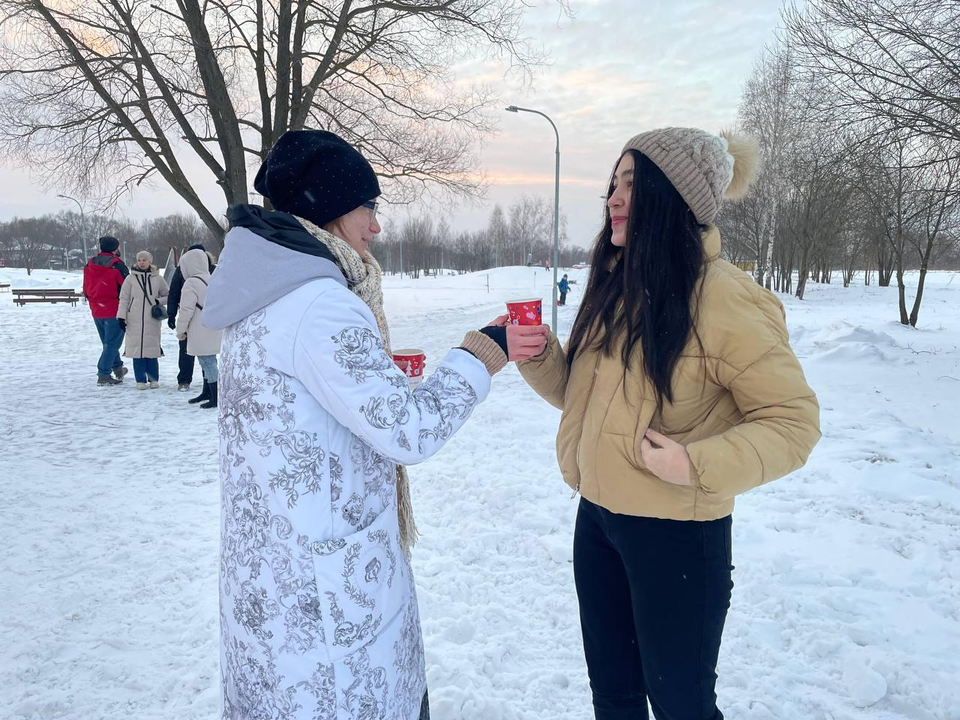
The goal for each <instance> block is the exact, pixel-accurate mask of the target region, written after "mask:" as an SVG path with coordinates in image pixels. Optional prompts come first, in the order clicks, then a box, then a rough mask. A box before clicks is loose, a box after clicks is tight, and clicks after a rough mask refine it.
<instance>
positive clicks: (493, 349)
mask: <svg viewBox="0 0 960 720" xmlns="http://www.w3.org/2000/svg"><path fill="white" fill-rule="evenodd" d="M460 347H462V348H463V349H464V350H469V351H470V352H471V353H473V354H474V355H475V356H476V357H477V359H478V360H479V361H480V362H482V363H483V364H484V365H486V366H487V372H489V373H490V375H491V376H493V375H496V374H497V373H498V372H500V371H501V370H503V368H504V367H506V365H507V356H506V354H505V353H504V352H503V350H501V349H500V346H499V345H497V342H496V340H491V339H490V338H488V337H487V336H486V335H484V334H483V333H482V332H479V331H477V330H471V331H470V332H468V333H467V334H466V336H465V337H464V338H463V342H462V343H460Z"/></svg>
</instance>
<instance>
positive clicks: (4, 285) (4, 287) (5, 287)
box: [0, 282, 10, 292]
mask: <svg viewBox="0 0 960 720" xmlns="http://www.w3.org/2000/svg"><path fill="white" fill-rule="evenodd" d="M0 292H10V283H8V282H0Z"/></svg>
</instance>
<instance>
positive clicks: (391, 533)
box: [311, 507, 409, 660]
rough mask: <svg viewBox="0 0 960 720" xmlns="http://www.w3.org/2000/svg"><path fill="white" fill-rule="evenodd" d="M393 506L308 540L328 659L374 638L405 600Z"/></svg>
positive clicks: (402, 561) (406, 587)
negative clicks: (355, 528) (335, 534)
mask: <svg viewBox="0 0 960 720" xmlns="http://www.w3.org/2000/svg"><path fill="white" fill-rule="evenodd" d="M398 533H399V531H398V527H397V511H396V508H394V507H389V508H387V509H386V510H385V511H384V512H382V513H381V514H380V515H379V516H378V517H377V519H376V520H374V521H373V522H372V523H371V524H370V525H369V526H368V527H367V528H365V529H363V530H361V531H360V532H357V533H353V534H352V535H347V536H345V537H343V538H338V539H335V540H327V541H324V542H315V543H312V544H311V552H312V557H313V569H314V573H315V575H316V581H317V593H318V595H319V600H320V611H321V614H322V618H321V620H322V624H323V630H324V635H325V637H326V645H327V650H328V652H329V653H330V659H331V660H339V659H341V658H343V657H346V656H347V655H350V654H351V653H354V652H356V651H357V650H359V649H360V648H362V647H364V646H366V645H368V644H369V643H371V642H373V640H375V639H376V638H377V637H378V635H380V633H381V632H382V631H383V630H384V629H385V628H386V627H387V626H389V625H390V623H391V622H392V621H393V620H394V619H395V618H396V617H397V616H398V615H399V614H400V613H401V611H402V610H403V609H404V607H405V606H406V603H407V602H408V601H409V598H408V597H407V595H408V591H409V583H408V582H407V578H406V572H407V570H406V567H407V566H406V561H405V559H404V557H403V551H402V550H401V548H400V539H399V534H398Z"/></svg>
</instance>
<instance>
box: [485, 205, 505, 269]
mask: <svg viewBox="0 0 960 720" xmlns="http://www.w3.org/2000/svg"><path fill="white" fill-rule="evenodd" d="M487 237H488V238H489V240H490V245H491V247H492V249H493V265H492V267H500V266H502V265H506V264H507V247H508V241H509V238H510V228H509V227H508V225H507V219H506V216H505V215H504V213H503V208H502V207H500V205H499V204H497V205H495V206H494V207H493V212H491V213H490V223H489V224H488V225H487Z"/></svg>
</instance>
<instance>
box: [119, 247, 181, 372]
mask: <svg viewBox="0 0 960 720" xmlns="http://www.w3.org/2000/svg"><path fill="white" fill-rule="evenodd" d="M169 292H170V291H169V289H168V288H167V283H166V282H164V279H163V278H162V277H160V275H159V274H158V273H157V268H156V266H155V265H153V255H151V254H150V253H148V252H147V251H146V250H143V251H141V252H138V253H137V262H136V265H134V267H133V269H132V272H131V273H130V274H129V275H128V276H127V277H126V279H125V280H124V281H123V285H122V286H121V287H120V303H119V306H118V308H117V320H119V321H120V326H121V327H122V328H123V329H124V331H125V338H124V348H123V355H124V357H128V358H133V374H134V376H135V377H136V379H137V389H138V390H146V389H147V388H148V387H150V388H152V389H156V388H158V387H160V364H159V361H158V358H159V357H160V356H161V355H163V349H162V348H161V347H160V330H161V327H162V324H161V322H162V319H163V318H154V317H153V312H152V309H153V307H154V306H159V307H161V308H165V307H166V304H167V294H168V293H169Z"/></svg>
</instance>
